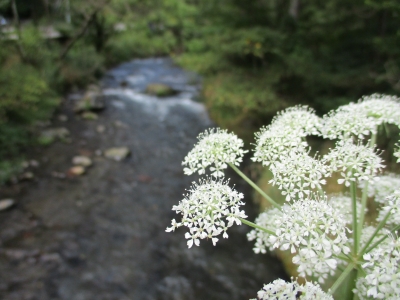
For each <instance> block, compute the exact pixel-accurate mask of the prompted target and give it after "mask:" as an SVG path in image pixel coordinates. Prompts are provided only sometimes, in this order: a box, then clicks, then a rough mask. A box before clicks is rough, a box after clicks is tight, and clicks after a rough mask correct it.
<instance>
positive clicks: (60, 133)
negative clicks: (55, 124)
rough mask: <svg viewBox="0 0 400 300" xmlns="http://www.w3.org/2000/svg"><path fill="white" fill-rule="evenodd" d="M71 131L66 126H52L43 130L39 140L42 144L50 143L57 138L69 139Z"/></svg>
mask: <svg viewBox="0 0 400 300" xmlns="http://www.w3.org/2000/svg"><path fill="white" fill-rule="evenodd" d="M69 135H70V133H69V130H68V129H67V128H65V127H59V128H51V129H47V130H43V131H42V133H41V134H40V136H39V138H38V142H39V143H40V144H42V145H49V144H51V143H53V142H55V141H56V140H60V141H68V137H69Z"/></svg>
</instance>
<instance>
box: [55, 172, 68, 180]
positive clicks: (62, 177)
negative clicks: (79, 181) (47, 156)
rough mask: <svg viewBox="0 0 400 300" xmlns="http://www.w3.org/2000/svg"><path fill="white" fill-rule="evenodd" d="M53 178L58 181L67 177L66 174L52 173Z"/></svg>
mask: <svg viewBox="0 0 400 300" xmlns="http://www.w3.org/2000/svg"><path fill="white" fill-rule="evenodd" d="M51 176H53V177H54V178H58V179H64V178H65V177H66V175H65V173H61V172H55V171H54V172H51Z"/></svg>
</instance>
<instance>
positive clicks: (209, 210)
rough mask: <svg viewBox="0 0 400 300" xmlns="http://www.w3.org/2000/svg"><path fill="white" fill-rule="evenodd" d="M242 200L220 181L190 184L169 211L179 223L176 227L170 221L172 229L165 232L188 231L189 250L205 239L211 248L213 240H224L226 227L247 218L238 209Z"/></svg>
mask: <svg viewBox="0 0 400 300" xmlns="http://www.w3.org/2000/svg"><path fill="white" fill-rule="evenodd" d="M242 198H243V194H241V193H238V192H237V191H235V190H234V189H232V188H230V187H229V186H228V185H227V182H224V181H223V180H219V181H215V180H212V179H207V180H201V181H200V184H199V185H198V184H196V183H193V186H192V189H191V190H189V193H188V194H187V195H186V197H185V199H183V200H182V201H180V202H179V205H174V206H173V208H172V210H175V211H176V213H180V214H181V215H182V216H183V217H182V221H181V222H180V223H177V222H176V221H175V219H174V220H172V226H171V227H169V228H167V229H166V231H167V232H171V231H174V230H175V228H178V227H181V226H186V227H188V228H189V232H186V234H185V238H186V239H187V240H188V241H187V245H188V247H189V248H191V247H192V246H193V245H196V246H198V245H199V244H200V240H201V239H205V238H210V239H211V241H212V243H213V245H214V246H215V244H216V243H217V241H218V238H216V236H218V235H220V234H221V233H222V234H223V237H224V238H227V237H228V234H227V233H226V231H227V229H228V227H231V226H232V225H233V224H234V223H236V224H238V225H240V224H241V221H240V218H247V216H246V214H245V213H244V211H242V210H240V206H242V205H244V203H243V202H242V200H241V199H242ZM224 219H225V220H226V221H227V224H226V223H225V221H224Z"/></svg>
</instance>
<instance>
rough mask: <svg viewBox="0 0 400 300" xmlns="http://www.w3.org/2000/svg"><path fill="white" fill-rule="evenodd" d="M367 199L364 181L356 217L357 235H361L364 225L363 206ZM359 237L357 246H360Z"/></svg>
mask: <svg viewBox="0 0 400 300" xmlns="http://www.w3.org/2000/svg"><path fill="white" fill-rule="evenodd" d="M367 199H368V181H367V182H365V186H364V188H363V190H362V196H361V210H360V212H359V216H360V217H359V219H358V226H357V236H358V237H361V234H362V229H363V226H364V219H365V208H366V207H367ZM359 243H360V238H359V241H358V245H357V247H358V246H360V244H359Z"/></svg>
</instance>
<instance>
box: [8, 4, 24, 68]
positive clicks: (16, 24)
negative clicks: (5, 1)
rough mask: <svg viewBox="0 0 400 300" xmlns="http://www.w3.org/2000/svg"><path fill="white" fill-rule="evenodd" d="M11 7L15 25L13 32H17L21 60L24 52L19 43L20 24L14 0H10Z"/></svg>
mask: <svg viewBox="0 0 400 300" xmlns="http://www.w3.org/2000/svg"><path fill="white" fill-rule="evenodd" d="M11 9H12V13H13V18H14V27H15V32H16V34H17V48H18V52H19V55H20V56H21V59H22V60H25V52H24V49H23V47H22V44H21V24H20V22H19V14H18V9H17V3H16V2H15V0H11Z"/></svg>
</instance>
